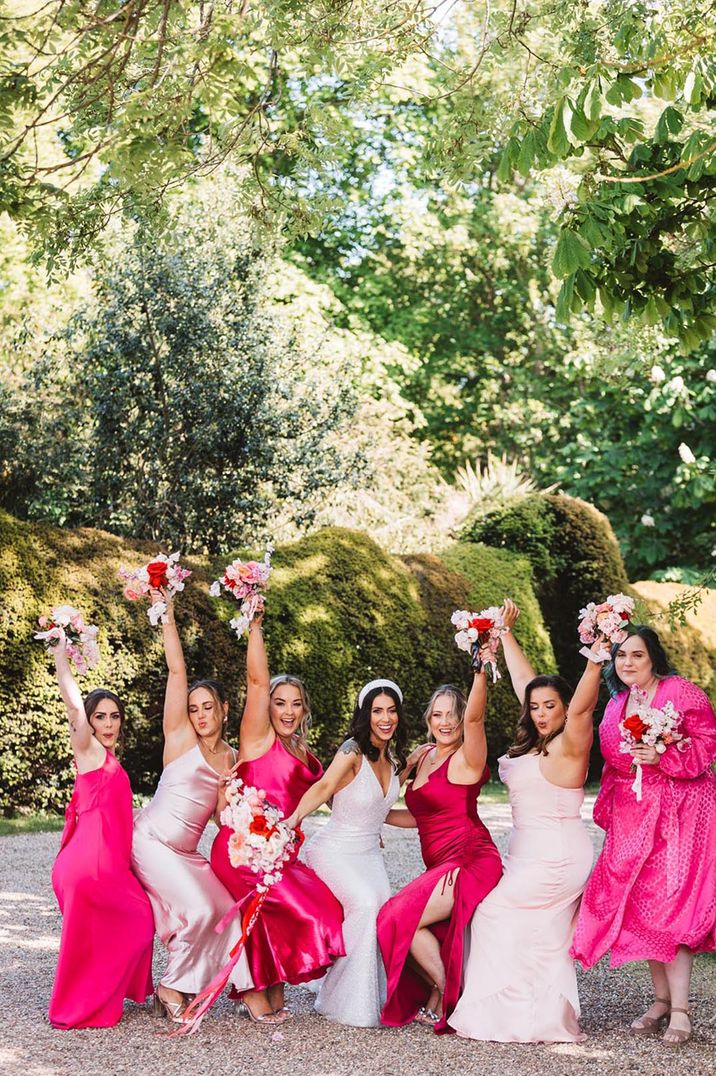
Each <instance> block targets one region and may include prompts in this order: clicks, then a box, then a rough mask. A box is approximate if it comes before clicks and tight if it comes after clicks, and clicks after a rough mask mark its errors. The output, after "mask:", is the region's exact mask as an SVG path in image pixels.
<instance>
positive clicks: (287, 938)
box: [211, 737, 345, 990]
mask: <svg viewBox="0 0 716 1076" xmlns="http://www.w3.org/2000/svg"><path fill="white" fill-rule="evenodd" d="M322 773H323V768H322V766H321V764H320V762H319V761H318V759H317V758H315V757H314V756H313V755H311V754H310V753H309V755H308V765H306V764H305V763H303V762H301V760H300V759H298V758H296V756H295V755H292V754H291V752H290V751H287V750H286V748H285V747H284V746H283V744H282V743H281V742H280V740H279V739H278V737H276V739H275V740H274V743H273V745H272V746H271V747H270V748H269V750H268V751H267V752H266V753H265V754H263V755H261V757H260V758H256V759H253V760H251V761H244V762H242V763H241V764H240V766H239V768H238V771H237V776H238V777H240V778H241V779H242V781H244V782H245V783H246V784H247V785H252V786H254V787H255V788H263V789H264V790H265V792H266V796H267V798H268V800H269V801H270V802H271V803H274V804H275V805H276V806H277V807H279V809H280V810H281V811H282V812H283V814H284V816H288V815H290V814H292V813H293V811H294V809H295V808H296V807H297V805H298V802H299V800H300V799H301V797H302V796H303V794H304V792H305V791H306V789H308V788H310V786H311V785H312V784H314V783H315V782H316V781H317V780H318V779H319V777H320V776H321V774H322ZM231 832H232V831H231V830H230V829H229V827H228V826H222V827H221V829H220V830H219V832H218V834H217V836H216V838H215V840H214V843H213V845H212V848H211V865H212V867H213V869H214V872H215V874H216V875H217V876H218V877H219V878H220V879H221V881H222V882H223V883H224V885H225V886H226V888H227V889H228V890H229V892H230V893H231V895H232V896H233V898H234V900H235V901H237V902H241V903H243V901H244V900H245V899H246V898H247V897H248V896H249V895H250V894H251V893H253V891H254V889H255V888H256V875H255V874H254V873H253V871H251V870H250V868H249V867H232V866H231V864H230V862H229V849H228V843H229V837H230V836H231ZM342 923H343V908H342V907H341V905H340V904H339V902H338V901H337V900H336V898H335V897H334V895H333V893H331V891H330V889H329V888H328V887H327V886H326V885H325V884H324V883H323V882H322V881H321V880H320V878H319V877H318V875H317V874H315V873H314V872H313V871H312V870H310V868H308V867H306V866H305V865H304V864H303V863H299V862H298V861H297V860H294V862H293V863H289V864H287V865H286V866H285V867H284V868H283V878H282V879H281V881H280V882H278V883H277V884H276V885H273V886H271V888H270V889H269V891H268V896H267V897H266V900H265V901H264V904H263V906H262V908H261V912H260V914H259V917H258V920H257V921H256V925H255V926H254V928H253V930H252V931H251V934H250V935H249V937H248V939H247V942H246V955H247V957H248V962H249V968H250V970H251V976H252V978H253V981H254V989H255V990H266V989H267V988H268V987H269V986H273V985H274V984H275V983H292V984H294V985H296V984H297V983H305V982H309V981H310V980H311V979H319V978H320V977H321V976H322V975H323V974H324V972H325V971H327V969H328V968H329V967H330V966H331V965H332V964H333V962H334V960H336V959H337V958H338V957H339V956H345V949H344V947H343V934H342V930H341V925H342Z"/></svg>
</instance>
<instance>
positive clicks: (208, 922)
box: [132, 744, 251, 994]
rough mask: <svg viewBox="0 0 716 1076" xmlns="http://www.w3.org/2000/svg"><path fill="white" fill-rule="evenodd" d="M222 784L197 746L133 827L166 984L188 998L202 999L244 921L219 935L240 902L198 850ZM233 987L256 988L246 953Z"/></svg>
mask: <svg viewBox="0 0 716 1076" xmlns="http://www.w3.org/2000/svg"><path fill="white" fill-rule="evenodd" d="M218 782H219V774H218V773H217V771H216V770H215V769H214V768H213V766H210V765H209V763H208V762H207V761H206V759H205V758H204V756H203V755H202V753H201V748H200V747H199V745H198V744H196V745H195V746H194V747H192V748H191V750H189V751H186V752H185V753H184V754H183V755H180V756H179V758H175V759H174V761H173V762H170V763H169V765H168V766H165V767H164V770H163V772H162V776H161V778H160V779H159V784H158V786H157V790H156V792H155V793H154V797H153V799H152V801H151V802H150V803H148V804H147V806H146V807H145V808H144V810H143V811H140V812H139V813H138V814H137V817H136V819H135V822H134V843H133V847H132V866H133V867H134V870H135V873H136V874H137V877H138V878H139V879H140V881H141V883H142V885H143V886H144V888H145V889H146V890H147V893H148V894H149V899H150V900H151V902H152V908H153V909H154V918H155V921H156V924H157V934H158V935H159V937H160V938H161V940H162V942H163V943H164V945H165V946H166V948H167V955H168V959H167V965H166V968H165V969H164V974H163V975H162V978H161V985H162V986H167V987H171V988H172V989H173V990H180V991H181V992H182V993H184V994H198V993H199V991H200V990H203V988H204V987H205V986H207V985H208V984H209V983H210V982H211V980H212V979H213V978H214V976H215V975H216V974H217V973H218V972H219V970H220V969H221V968H222V967H223V966H224V964H225V963H226V962H227V960H228V959H229V951H230V949H231V947H232V946H233V944H234V942H235V941H236V940H237V939H238V938H239V937H240V935H241V924H240V923H239V922H238V921H236V922H234V923H230V924H229V925H228V927H227V928H226V929H225V930H224V931H222V932H221V933H217V932H216V927H217V924H218V923H219V922H220V921H221V920H222V919H223V917H224V916H225V914H226V913H227V912H228V911H229V909H230V908H231V907H232V905H233V903H234V902H233V900H232V897H231V894H230V893H228V892H227V891H226V889H225V888H224V886H223V885H222V884H221V882H220V881H219V879H218V878H217V877H216V875H215V874H214V872H213V870H212V869H211V866H210V864H209V863H208V861H207V860H206V859H205V858H204V856H203V855H202V854H201V852H199V851H198V845H199V841H200V840H201V836H202V834H203V832H204V830H205V829H206V825H207V823H208V821H209V819H210V818H211V817H212V816H213V814H214V811H215V810H216V797H217V792H218ZM230 981H231V982H232V983H233V984H234V986H236V987H238V988H239V989H241V990H248V989H249V988H250V986H251V976H250V975H249V969H248V966H247V964H246V957H245V956H244V955H243V954H242V955H241V957H240V959H239V961H238V963H237V964H236V966H235V967H234V969H233V971H232V973H231V979H230Z"/></svg>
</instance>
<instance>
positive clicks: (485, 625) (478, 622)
mask: <svg viewBox="0 0 716 1076" xmlns="http://www.w3.org/2000/svg"><path fill="white" fill-rule="evenodd" d="M494 626H495V622H494V620H490V619H489V618H488V617H479V616H476V617H475V619H474V620H471V621H470V623H469V624H468V627H469V628H474V629H475V631H476V632H477V633H478V635H482V633H483V632H485V631H489V630H490V628H492V627H494Z"/></svg>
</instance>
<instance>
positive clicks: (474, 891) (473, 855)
mask: <svg viewBox="0 0 716 1076" xmlns="http://www.w3.org/2000/svg"><path fill="white" fill-rule="evenodd" d="M424 757H425V756H423V758H424ZM450 758H452V756H450V757H449V758H447V759H446V760H445V762H443V764H442V766H439V767H438V769H436V770H434V771H433V772H432V773H431V774H430V776H429V778H428V780H427V781H426V782H425V784H424V785H421V786H420V788H418V789H414V788H413V787H412V785H411V786H410V787H409V788H408V790H407V792H406V794H405V803H406V806H407V807H408V808H409V810H410V811H411V813H412V814H413V815H414V816H415V820H416V822H417V823H418V833H419V835H420V848H421V851H422V854H423V860H424V862H425V866H426V868H427V869H426V870H425V871H424V873H423V874H421V875H419V877H417V878H415V879H413V881H412V882H409V883H408V885H406V886H405V888H404V889H401V891H400V892H399V893H396V895H395V896H394V897H391V899H390V900H389V901H387V902H386V903H385V904H384V905H383V907H382V908H381V911H380V914H379V916H378V944H379V945H380V950H381V953H382V954H383V962H384V964H385V970H386V974H387V977H388V990H387V1000H386V1002H385V1005H384V1007H383V1011H382V1013H381V1022H382V1023H383V1024H385V1025H387V1026H388V1027H400V1026H401V1025H403V1024H408V1023H410V1022H411V1020H413V1019H414V1018H415V1016H416V1014H417V1011H418V1009H419V1008H420V1006H421V1005H425V1003H426V1002H427V1000H428V997H429V995H430V988H429V986H428V984H427V983H426V982H425V980H424V979H423V978H421V976H419V975H418V974H417V972H415V971H414V970H413V969H412V968H411V967H410V966H409V964H408V963H407V960H408V953H409V950H410V943H411V942H412V940H413V935H414V934H415V931H416V930H417V928H418V923H419V922H420V917H421V916H422V914H423V909H424V908H425V905H426V904H427V903H428V901H429V899H430V897H431V896H432V893H433V890H434V889H435V887H436V886H438V885H439V884H440V882H441V881H442V884H443V885H446V886H454V890H455V903H454V905H453V910H452V915H451V916H450V919H448V920H445V921H443V922H442V923H436V924H435V926H433V927H431V928H430V929H431V930H432V932H433V934H435V936H436V937H437V938H438V940H439V941H440V946H441V955H442V959H443V963H444V965H445V975H446V983H445V993H444V995H443V1018H442V1020H441V1021H440V1022H439V1023H438V1024H436V1025H435V1030H436V1031H437V1032H438V1033H440V1032H444V1031H452V1030H453V1029H452V1028H450V1027H448V1026H447V1023H446V1021H447V1018H448V1017H449V1016H450V1014H451V1013H452V1011H453V1009H454V1007H455V1005H456V1004H457V999H458V996H459V994H460V988H461V985H462V963H463V934H464V931H465V928H466V927H467V926H468V924H469V922H470V919H471V918H472V915H473V913H474V911H475V909H476V908H477V906H478V904H479V903H480V901H481V900H483V898H484V897H486V896H487V894H488V893H489V892H490V890H491V889H493V888H494V887H495V886H496V885H497V883H498V882H499V880H500V877H501V875H502V861H501V859H500V854H499V852H498V851H497V848H496V847H495V845H494V843H493V840H492V837H491V836H490V833H489V831H488V829H487V827H486V826H485V824H484V823H483V822H482V821H481V820H480V818H479V817H478V814H477V798H478V796H479V795H480V789H481V788H482V786H483V785H484V784H485V782H486V781H487V780H488V779H489V776H490V771H489V770H488V769H487V767H485V771H484V773H483V775H482V777H481V778H480V780H479V781H477V782H475V784H472V785H456V784H453V783H452V781H450V780H449V778H448V767H449V765H450ZM457 868H459V870H458V869H457Z"/></svg>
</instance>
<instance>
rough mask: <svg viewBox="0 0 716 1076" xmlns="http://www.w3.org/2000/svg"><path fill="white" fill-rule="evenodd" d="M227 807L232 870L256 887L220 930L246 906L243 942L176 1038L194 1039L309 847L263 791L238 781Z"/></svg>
mask: <svg viewBox="0 0 716 1076" xmlns="http://www.w3.org/2000/svg"><path fill="white" fill-rule="evenodd" d="M226 799H227V805H226V807H224V809H223V811H222V812H221V818H220V821H221V824H222V826H227V827H228V828H229V829H230V830H231V831H232V832H231V836H230V837H229V845H228V852H229V862H230V863H231V866H232V867H248V868H249V869H250V870H252V871H253V872H254V874H256V875H257V878H258V880H257V882H256V887H255V888H254V890H253V892H252V893H251V894H249V896H248V897H247V898H245V900H244V901H238V902H237V903H236V904H235V905H234V906H233V907H232V908H230V909H229V911H228V912H227V913H226V915H225V916H224V918H223V919H222V920H221V922H220V923H219V924H218V925H217V927H216V930H217V931H222V930H223V929H224V928H225V927H226V925H227V924H228V923H229V922H230V921H231V919H232V918H233V916H234V915H235V914H236V912H237V911H238V910H239V909H240V907H241V905H242V904H244V905H245V906H244V907H243V909H242V910H241V928H242V929H241V937H240V938H239V940H238V941H237V942H236V944H235V945H234V946H233V948H232V950H231V952H230V953H229V959H228V961H227V963H226V964H225V965H224V967H223V968H222V969H221V971H219V972H218V974H217V975H216V976H215V977H214V978H213V979H212V981H211V982H210V983H209V984H208V986H206V987H205V988H204V989H203V990H202V991H201V992H200V993H198V994H197V995H196V997H195V998H194V1000H193V1001H192V1003H191V1004H190V1005H189V1006H188V1007H187V1009H186V1010H185V1012H184V1017H183V1023H182V1027H181V1028H179V1029H178V1030H177V1031H175V1032H173V1034H174V1035H184V1034H186V1033H187V1032H188V1033H189V1034H192V1033H193V1032H194V1031H196V1029H197V1028H198V1026H199V1024H200V1023H201V1021H202V1020H203V1018H204V1016H205V1014H206V1013H207V1012H208V1010H209V1009H210V1008H211V1006H212V1005H213V1004H214V1002H215V1001H216V999H217V998H218V997H219V995H220V994H221V992H222V990H223V989H224V987H225V986H226V984H227V983H228V981H229V976H230V975H231V972H232V970H233V969H234V967H235V966H236V963H237V961H238V959H239V957H240V956H241V952H242V950H243V948H244V946H245V944H246V939H247V938H248V936H249V934H250V933H251V931H252V930H253V928H254V926H255V925H256V921H257V919H258V917H259V913H260V911H261V906H262V905H263V902H264V900H265V899H266V895H267V893H268V891H269V889H270V888H271V886H272V885H276V883H277V882H280V881H281V878H282V877H283V870H282V868H283V865H284V864H285V863H287V862H288V861H289V860H290V859H292V858H293V857H294V856H295V854H296V852H297V851H298V849H299V848H300V847H301V844H302V843H303V833H302V832H301V831H300V830H291V829H289V828H288V826H287V825H286V824H285V822H284V821H283V815H282V814H281V811H280V810H279V809H278V807H276V806H274V804H272V803H269V801H268V800H267V798H266V793H265V792H264V790H263V789H262V788H253V787H252V786H251V785H246V784H244V782H243V781H242V780H241V778H240V777H233V778H232V779H231V780H230V781H229V782H228V783H227V785H226Z"/></svg>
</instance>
